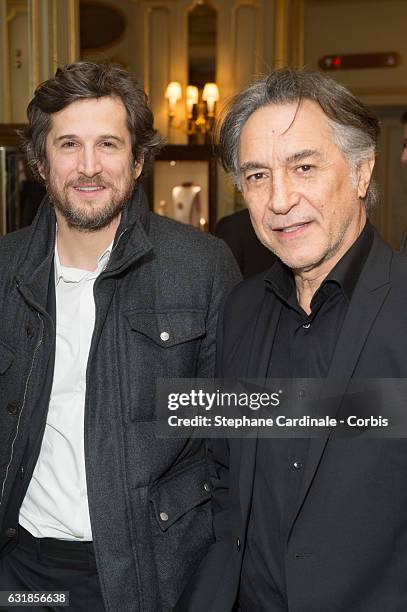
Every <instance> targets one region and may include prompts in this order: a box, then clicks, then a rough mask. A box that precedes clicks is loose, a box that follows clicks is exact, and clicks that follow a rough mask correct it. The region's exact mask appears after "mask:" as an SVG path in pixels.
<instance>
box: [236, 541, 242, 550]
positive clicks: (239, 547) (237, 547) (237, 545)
mask: <svg viewBox="0 0 407 612" xmlns="http://www.w3.org/2000/svg"><path fill="white" fill-rule="evenodd" d="M236 549H237V552H240V549H241V543H240V538H236Z"/></svg>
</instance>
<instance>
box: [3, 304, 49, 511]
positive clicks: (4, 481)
mask: <svg viewBox="0 0 407 612" xmlns="http://www.w3.org/2000/svg"><path fill="white" fill-rule="evenodd" d="M37 317H38V318H39V320H40V322H41V334H40V338H39V340H38V342H37V344H36V346H35V349H34V353H33V358H32V360H31V366H30V370H29V372H28V376H27V380H26V381H25V387H24V397H23V403H22V406H21V410H20V414H19V415H18V420H17V427H16V431H15V435H14V438H13V441H12V443H11V453H10V459H9V462H8V464H7V467H6V473H5V475H4V480H3V482H2V486H1V495H0V506H1V504H2V503H3V497H4V491H5V488H6V482H7V478H8V474H9V470H10V467H11V464H12V462H13V455H14V444H15V441H16V440H17V436H18V432H19V428H20V421H21V416H22V414H23V411H24V408H25V404H26V399H27V391H28V385H29V383H30V379H31V375H32V372H33V370H34V364H35V359H36V357H37V354H38V351H39V348H40V346H41V344H42V342H43V339H44V321H43V320H42V318H41V316H40V314H39V313H38V312H37Z"/></svg>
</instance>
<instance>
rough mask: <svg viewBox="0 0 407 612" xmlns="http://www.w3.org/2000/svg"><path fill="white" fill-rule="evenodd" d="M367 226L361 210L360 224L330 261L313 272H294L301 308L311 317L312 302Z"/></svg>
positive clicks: (357, 224) (312, 270)
mask: <svg viewBox="0 0 407 612" xmlns="http://www.w3.org/2000/svg"><path fill="white" fill-rule="evenodd" d="M365 224H366V213H365V211H364V209H362V210H361V214H360V216H359V219H358V222H357V223H356V224H355V226H354V228H353V231H351V232H349V237H348V238H347V240H344V241H343V244H342V245H341V248H339V249H338V250H337V251H336V252H335V253H333V254H332V255H331V257H330V258H329V259H327V260H326V261H324V262H322V263H321V264H320V265H318V266H316V267H314V268H312V269H311V270H293V272H294V280H295V287H296V290H297V300H298V303H299V305H300V306H301V308H302V309H303V310H304V311H305V312H306V313H307V314H308V315H309V314H310V313H311V300H312V298H313V297H314V295H315V293H316V292H317V291H318V289H319V287H320V286H321V284H322V283H323V281H324V280H325V278H326V277H327V276H328V274H329V273H330V272H331V270H333V268H334V267H335V266H336V264H337V263H338V262H339V261H340V260H341V259H342V257H343V256H344V255H345V253H347V251H349V249H350V248H351V246H352V245H353V244H354V243H355V242H356V240H357V239H358V237H359V236H360V234H361V233H362V231H363V228H364V226H365Z"/></svg>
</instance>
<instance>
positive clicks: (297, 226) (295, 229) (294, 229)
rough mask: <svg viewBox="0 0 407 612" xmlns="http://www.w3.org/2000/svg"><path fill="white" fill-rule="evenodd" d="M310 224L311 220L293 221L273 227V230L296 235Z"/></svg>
mask: <svg viewBox="0 0 407 612" xmlns="http://www.w3.org/2000/svg"><path fill="white" fill-rule="evenodd" d="M309 225H311V221H303V222H302V223H293V224H292V225H285V226H283V227H273V228H272V229H273V231H274V232H278V233H280V234H283V235H291V236H294V235H295V236H297V235H299V234H301V233H302V232H303V231H305V230H306V229H307V227H308V226H309Z"/></svg>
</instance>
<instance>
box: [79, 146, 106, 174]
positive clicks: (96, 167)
mask: <svg viewBox="0 0 407 612" xmlns="http://www.w3.org/2000/svg"><path fill="white" fill-rule="evenodd" d="M78 172H80V174H83V175H85V176H88V177H89V178H91V177H93V176H96V175H97V174H100V173H101V172H102V164H101V161H100V158H99V154H98V152H97V150H95V149H94V147H93V146H84V147H82V149H81V151H80V154H79V159H78Z"/></svg>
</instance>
